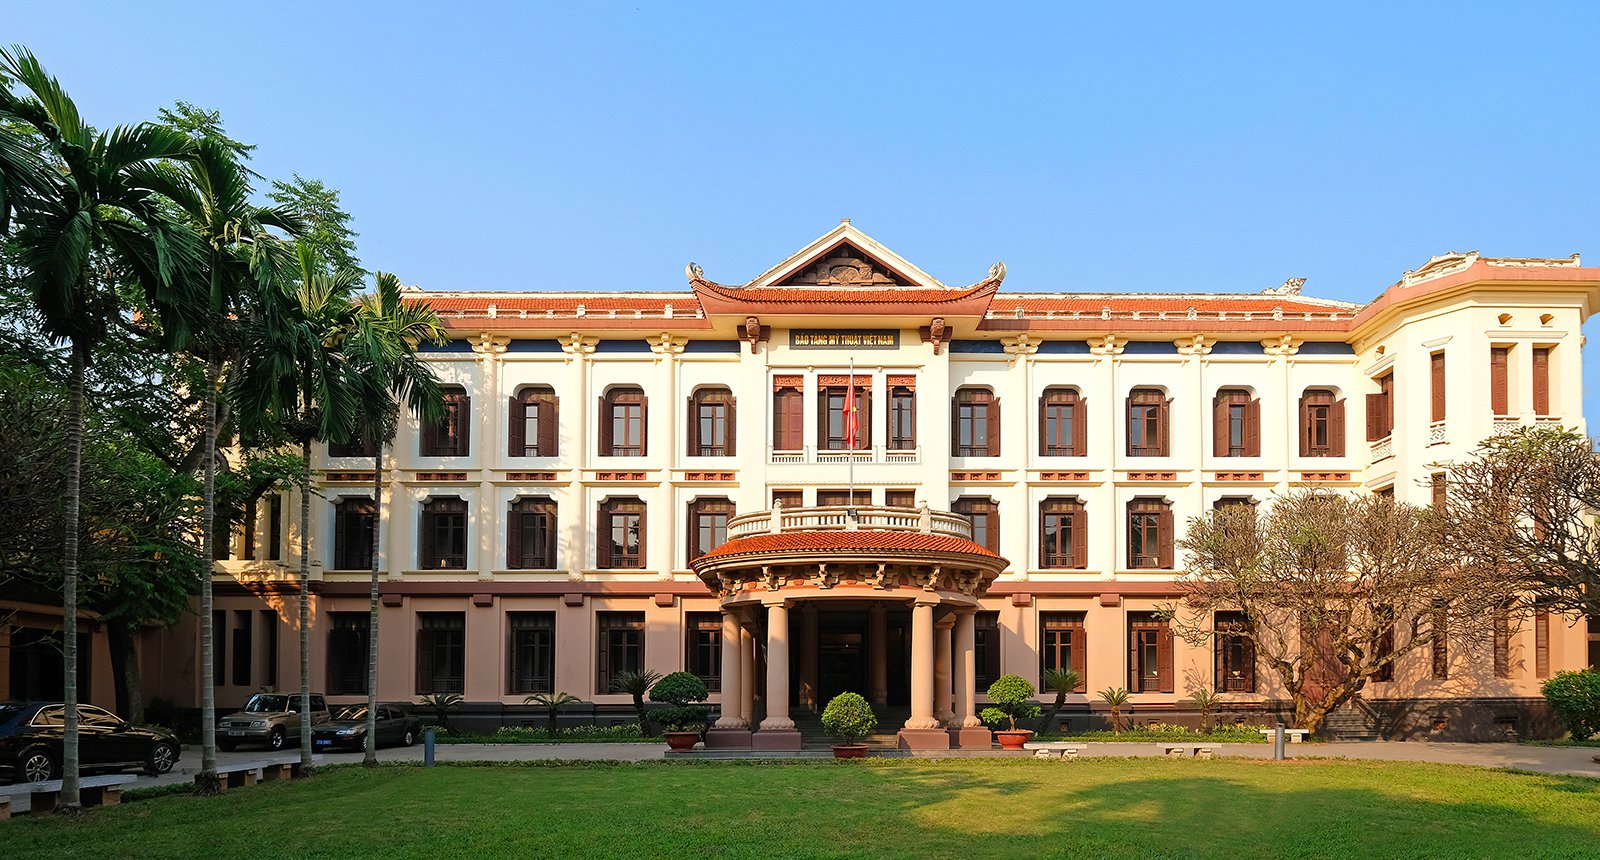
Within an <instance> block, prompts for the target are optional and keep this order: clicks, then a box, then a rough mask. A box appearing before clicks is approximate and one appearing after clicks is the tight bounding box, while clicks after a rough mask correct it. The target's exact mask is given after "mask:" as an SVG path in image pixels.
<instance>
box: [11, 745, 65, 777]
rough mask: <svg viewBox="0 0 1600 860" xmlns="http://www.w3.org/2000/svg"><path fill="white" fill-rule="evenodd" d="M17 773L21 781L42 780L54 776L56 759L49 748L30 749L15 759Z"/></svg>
mask: <svg viewBox="0 0 1600 860" xmlns="http://www.w3.org/2000/svg"><path fill="white" fill-rule="evenodd" d="M17 773H18V774H20V775H21V776H22V781H23V782H44V781H45V780H48V779H55V778H56V759H55V756H53V755H51V754H50V751H49V750H43V749H31V750H28V751H27V752H25V753H23V754H22V758H19V759H17Z"/></svg>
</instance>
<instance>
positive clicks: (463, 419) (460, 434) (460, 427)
mask: <svg viewBox="0 0 1600 860" xmlns="http://www.w3.org/2000/svg"><path fill="white" fill-rule="evenodd" d="M456 438H457V439H460V440H461V444H459V445H457V446H456V456H457V457H470V456H472V398H471V397H470V396H468V395H465V394H464V395H462V396H461V399H460V401H459V405H457V406H456Z"/></svg>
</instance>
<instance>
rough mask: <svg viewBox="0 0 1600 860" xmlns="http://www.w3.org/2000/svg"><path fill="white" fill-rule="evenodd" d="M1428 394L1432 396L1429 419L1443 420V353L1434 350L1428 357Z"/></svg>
mask: <svg viewBox="0 0 1600 860" xmlns="http://www.w3.org/2000/svg"><path fill="white" fill-rule="evenodd" d="M1428 365H1429V368H1428V369H1429V374H1430V382H1431V384H1430V386H1429V388H1430V394H1431V397H1432V413H1431V414H1432V417H1431V418H1430V419H1429V420H1431V421H1443V420H1444V414H1445V412H1444V410H1445V405H1444V404H1445V401H1444V353H1442V352H1436V353H1434V354H1433V355H1432V356H1430V357H1429V360H1428Z"/></svg>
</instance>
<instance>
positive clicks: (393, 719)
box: [311, 705, 422, 750]
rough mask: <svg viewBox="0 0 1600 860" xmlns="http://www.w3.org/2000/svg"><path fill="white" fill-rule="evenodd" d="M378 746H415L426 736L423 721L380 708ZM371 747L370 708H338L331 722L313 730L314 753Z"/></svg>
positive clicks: (346, 706)
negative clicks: (368, 743) (369, 734)
mask: <svg viewBox="0 0 1600 860" xmlns="http://www.w3.org/2000/svg"><path fill="white" fill-rule="evenodd" d="M375 723H376V725H377V728H378V735H377V741H378V746H380V747H381V746H387V745H392V744H399V745H400V746H407V747H408V746H411V745H412V744H414V743H416V742H417V738H418V737H419V736H421V734H422V720H420V719H418V718H417V717H415V716H412V715H411V714H410V713H409V712H407V711H404V710H402V709H400V708H397V707H395V706H393V705H379V706H378V717H377V720H376V721H375ZM366 745H367V706H366V705H345V706H343V707H338V708H335V709H334V711H333V720H332V721H331V722H326V723H319V724H318V725H317V726H315V727H314V728H312V730H311V746H312V747H313V748H314V749H319V750H328V749H357V750H359V749H364V748H365V747H366Z"/></svg>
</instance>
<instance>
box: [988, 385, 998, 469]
mask: <svg viewBox="0 0 1600 860" xmlns="http://www.w3.org/2000/svg"><path fill="white" fill-rule="evenodd" d="M987 414H988V418H989V456H991V457H998V456H1000V398H998V397H996V398H993V399H991V400H990V401H989V411H988V413H987Z"/></svg>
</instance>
